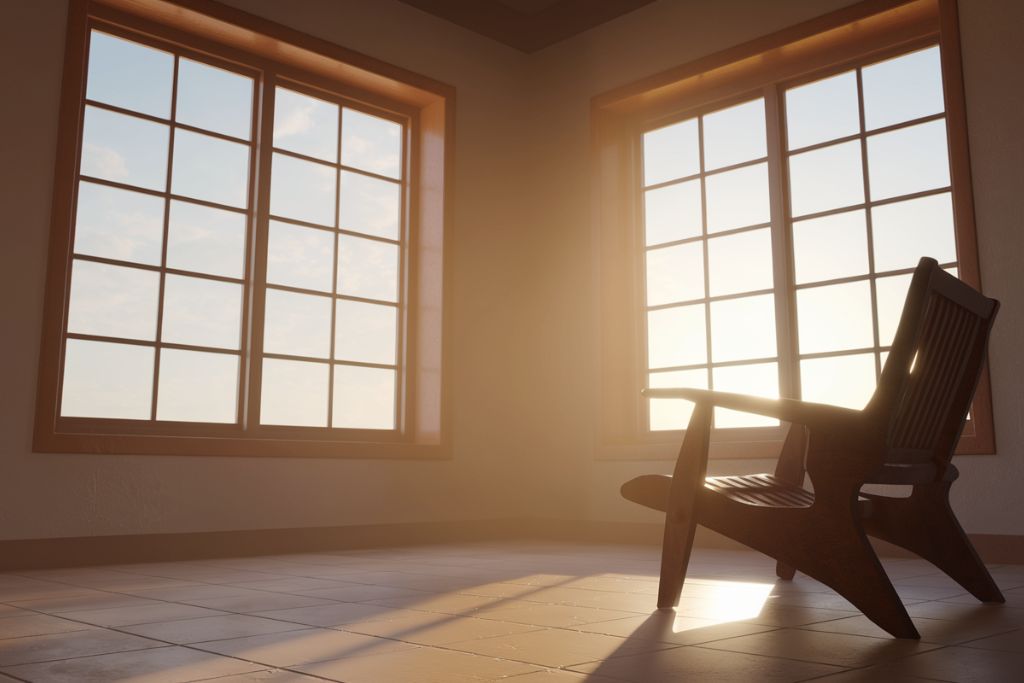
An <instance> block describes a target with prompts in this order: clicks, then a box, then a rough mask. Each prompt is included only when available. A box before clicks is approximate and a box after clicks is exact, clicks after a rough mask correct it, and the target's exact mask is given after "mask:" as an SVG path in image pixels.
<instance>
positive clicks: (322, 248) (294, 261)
mask: <svg viewBox="0 0 1024 683" xmlns="http://www.w3.org/2000/svg"><path fill="white" fill-rule="evenodd" d="M333 277H334V233H333V232H327V231H326V230H317V229H316V228H303V227H300V226H297V225H289V224H288V223H281V222H279V221H270V237H269V239H268V242H267V282H269V283H271V284H275V285H285V286H288V287H300V288H302V289H315V290H318V291H321V292H329V291H331V280H332V279H333Z"/></svg>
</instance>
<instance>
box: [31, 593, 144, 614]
mask: <svg viewBox="0 0 1024 683" xmlns="http://www.w3.org/2000/svg"><path fill="white" fill-rule="evenodd" d="M152 604H153V602H152V601H151V600H147V599H145V598H140V597H135V596H132V595H119V594H117V593H106V592H103V591H93V592H91V593H87V594H85V595H73V596H67V597H57V598H36V599H34V600H22V601H19V602H16V603H14V605H15V606H16V607H22V608H24V609H31V610H34V611H36V612H45V613H47V614H60V613H62V612H82V611H86V610H94V609H112V608H115V607H133V606H137V605H152Z"/></svg>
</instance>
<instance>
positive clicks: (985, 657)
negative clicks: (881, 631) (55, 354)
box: [876, 647, 1024, 683]
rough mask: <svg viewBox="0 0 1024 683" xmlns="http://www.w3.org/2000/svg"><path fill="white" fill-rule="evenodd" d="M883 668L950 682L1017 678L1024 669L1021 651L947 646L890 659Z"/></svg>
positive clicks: (990, 682)
mask: <svg viewBox="0 0 1024 683" xmlns="http://www.w3.org/2000/svg"><path fill="white" fill-rule="evenodd" d="M885 671H886V675H908V676H919V677H921V678H935V679H938V680H942V681H951V682H952V683H993V682H1001V681H1019V680H1020V678H1021V672H1022V671H1024V654H1022V653H1019V652H999V651H996V650H978V649H973V648H967V647H947V648H942V649H941V650H935V651H933V652H926V653H924V654H922V655H918V656H916V657H910V658H908V659H903V660H899V661H897V662H893V663H892V664H889V665H887V666H886V669H885ZM876 680H887V679H876Z"/></svg>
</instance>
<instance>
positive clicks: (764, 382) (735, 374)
mask: <svg viewBox="0 0 1024 683" xmlns="http://www.w3.org/2000/svg"><path fill="white" fill-rule="evenodd" d="M711 372H712V379H713V381H714V386H715V391H729V392H732V393H734V394H750V395H751V396H763V397H764V398H778V397H779V364H778V363H755V364H753V365H729V366H726V367H724V368H715V369H714V370H712V371H711ZM778 424H779V421H778V420H777V419H775V418H773V417H765V416H763V415H755V414H753V413H741V412H739V411H737V410H727V409H725V408H715V426H716V427H718V428H719V429H731V428H736V427H776V426H778Z"/></svg>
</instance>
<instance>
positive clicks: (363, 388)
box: [331, 365, 395, 429]
mask: <svg viewBox="0 0 1024 683" xmlns="http://www.w3.org/2000/svg"><path fill="white" fill-rule="evenodd" d="M333 412H334V414H333V415H332V417H331V420H332V424H333V425H334V426H335V427H342V428H346V429H394V428H395V371H394V370H385V369H383V368H361V367H355V366H351V365H336V366H335V367H334V411H333Z"/></svg>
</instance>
